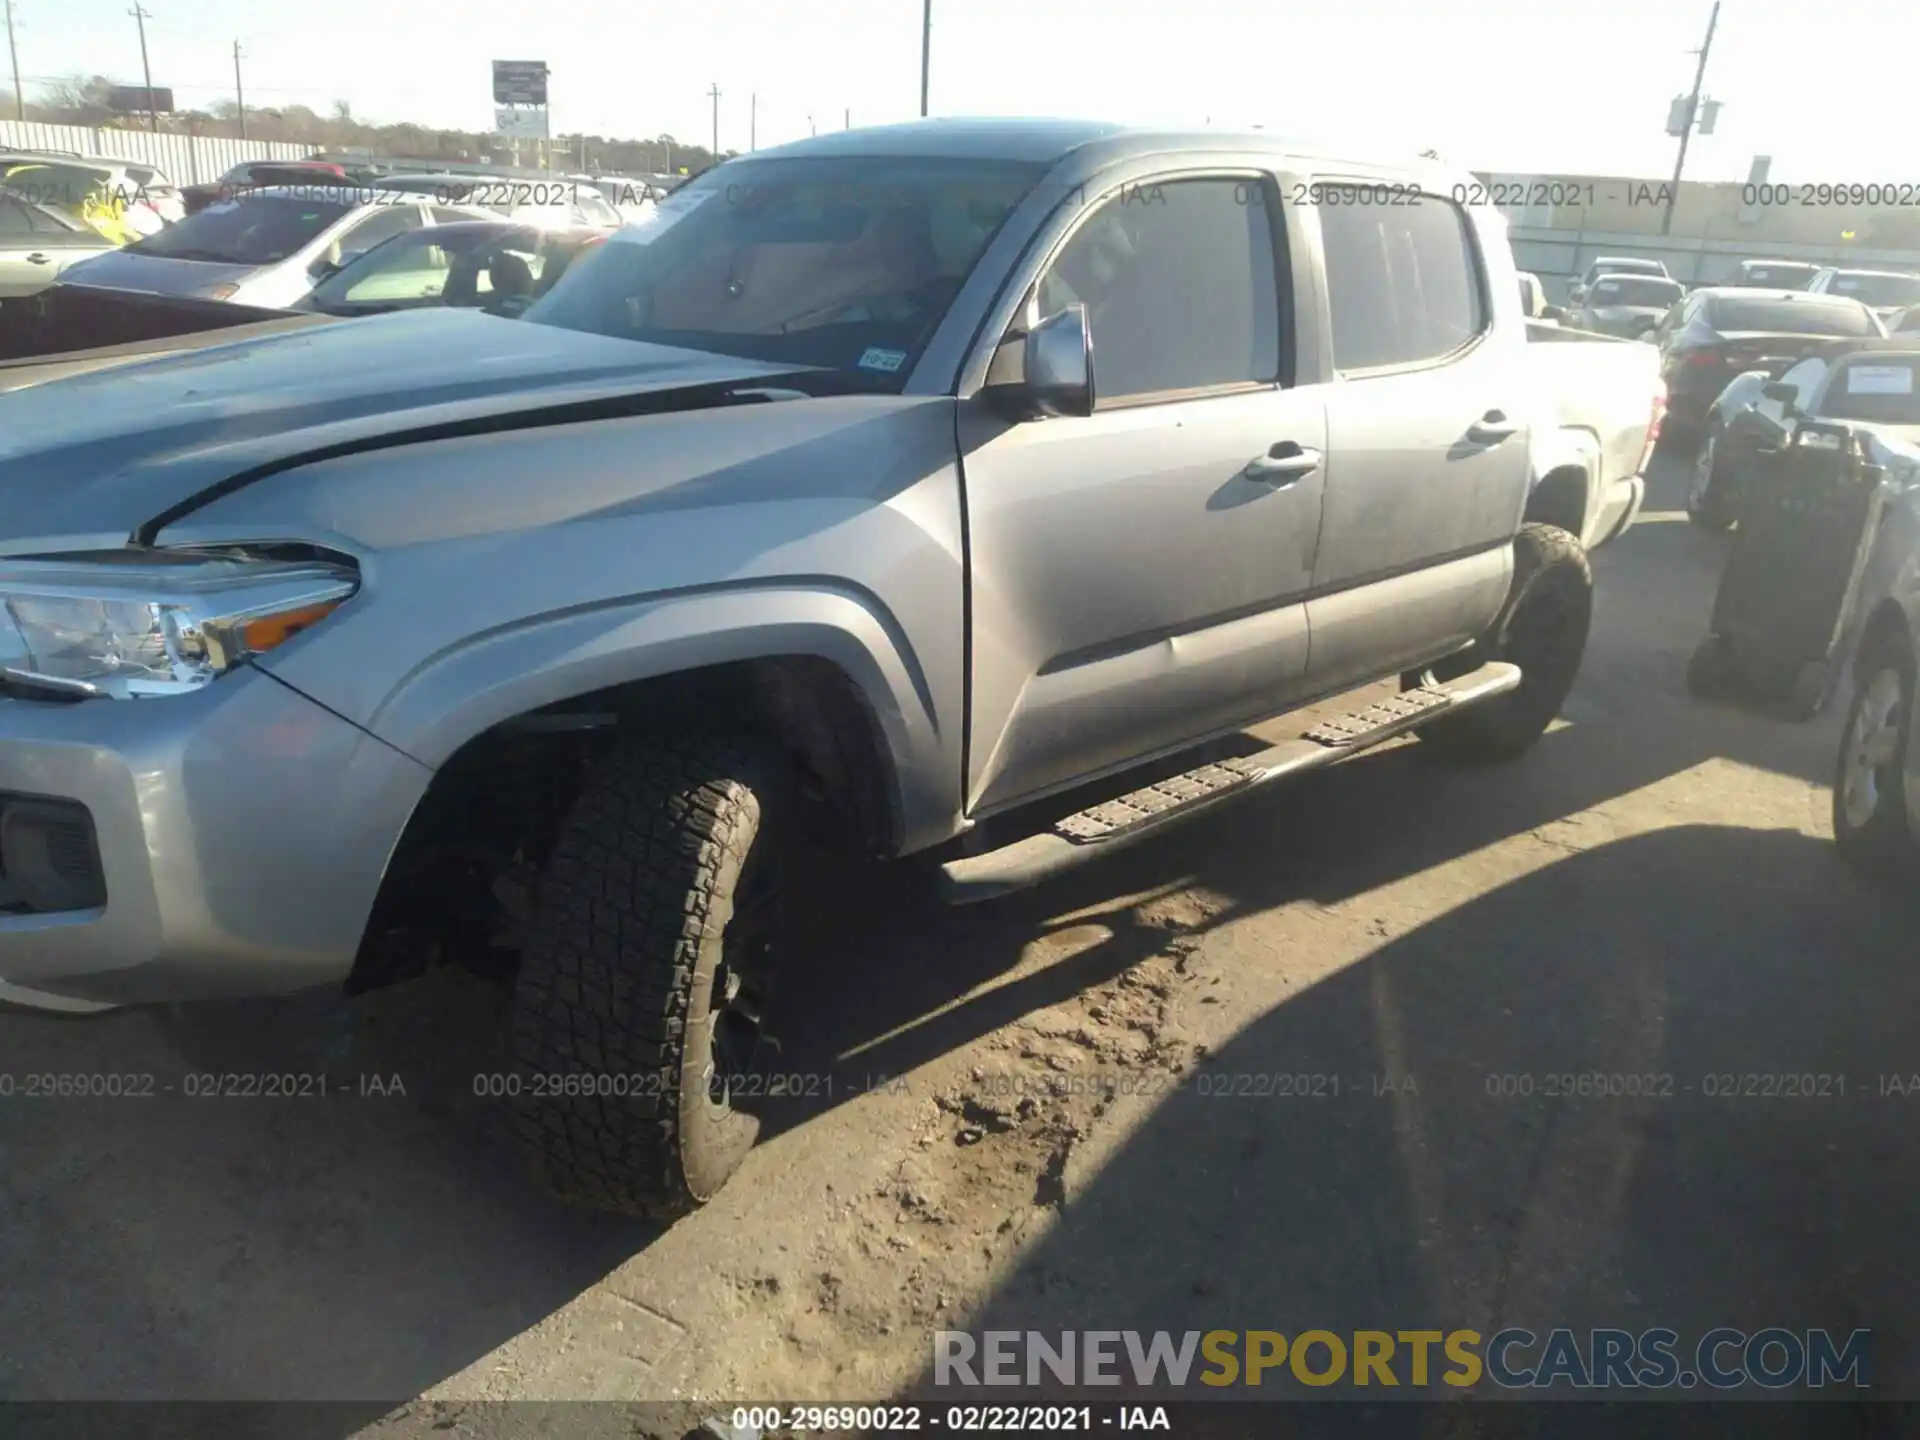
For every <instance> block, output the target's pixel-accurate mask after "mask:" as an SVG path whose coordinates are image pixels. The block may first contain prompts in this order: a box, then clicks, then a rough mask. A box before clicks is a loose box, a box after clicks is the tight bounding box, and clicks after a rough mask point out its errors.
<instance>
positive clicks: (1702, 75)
mask: <svg viewBox="0 0 1920 1440" xmlns="http://www.w3.org/2000/svg"><path fill="white" fill-rule="evenodd" d="M1719 23H1720V0H1713V13H1712V14H1711V15H1709V16H1708V17H1707V38H1706V39H1705V40H1704V41H1703V42H1702V43H1701V46H1700V63H1699V65H1698V66H1696V67H1695V68H1694V72H1693V93H1692V94H1691V95H1689V96H1687V115H1686V120H1685V122H1684V123H1683V124H1682V125H1681V127H1680V154H1679V155H1678V156H1677V157H1676V158H1675V159H1674V162H1673V184H1672V186H1671V187H1670V188H1669V189H1668V191H1667V213H1666V214H1664V215H1662V216H1661V217H1660V233H1661V234H1662V235H1670V234H1672V233H1673V206H1674V202H1675V201H1676V200H1678V199H1679V198H1680V172H1681V171H1683V170H1685V169H1686V168H1687V141H1689V140H1690V139H1692V138H1693V120H1694V116H1696V115H1698V114H1699V113H1700V86H1701V83H1702V82H1703V81H1704V80H1705V79H1706V78H1707V54H1708V52H1709V51H1711V50H1712V49H1713V31H1714V27H1715V26H1716V25H1718V24H1719Z"/></svg>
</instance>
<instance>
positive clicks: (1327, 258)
mask: <svg viewBox="0 0 1920 1440" xmlns="http://www.w3.org/2000/svg"><path fill="white" fill-rule="evenodd" d="M1318 183H1319V186H1320V192H1319V193H1320V197H1321V199H1320V203H1319V204H1318V205H1316V206H1314V207H1312V212H1313V213H1315V214H1316V215H1317V216H1318V220H1319V232H1320V246H1321V251H1322V257H1323V270H1324V274H1325V286H1326V308H1327V313H1328V317H1329V321H1330V326H1331V346H1332V360H1333V367H1334V371H1335V374H1336V383H1335V384H1334V385H1333V386H1332V387H1331V388H1330V389H1329V390H1328V392H1327V446H1328V455H1329V457H1330V458H1329V462H1328V468H1327V481H1326V484H1327V493H1326V502H1325V507H1326V508H1325V520H1324V522H1323V524H1322V526H1321V535H1320V548H1319V554H1318V557H1317V559H1316V562H1315V565H1314V573H1313V598H1312V599H1311V601H1310V602H1309V603H1308V606H1307V618H1308V623H1309V627H1310V629H1311V631H1312V634H1313V656H1312V664H1311V669H1312V674H1311V677H1310V678H1311V682H1312V687H1313V689H1314V690H1315V691H1317V692H1327V691H1331V690H1334V689H1338V688H1341V687H1343V686H1345V685H1347V684H1349V683H1354V682H1357V681H1360V680H1363V679H1370V678H1372V677H1374V676H1377V675H1381V674H1385V673H1388V672H1390V671H1391V670H1393V669H1396V668H1399V667H1400V666H1402V665H1405V664H1410V663H1413V662H1416V661H1424V660H1428V659H1432V658H1435V657H1436V656H1437V655H1439V654H1441V653H1444V652H1445V651H1446V650H1447V649H1449V648H1450V647H1452V646H1454V645H1455V644H1456V643H1458V642H1463V641H1465V640H1467V639H1470V638H1471V637H1472V636H1473V635H1474V634H1475V633H1476V632H1477V631H1478V630H1479V628H1480V627H1481V626H1483V625H1484V624H1485V623H1486V622H1487V621H1488V620H1489V619H1491V618H1492V615H1493V613H1494V611H1496V610H1497V609H1498V608H1499V605H1500V602H1501V600H1502V599H1503V598H1504V596H1505V593H1506V587H1507V583H1508V579H1509V575H1510V570H1511V563H1512V557H1511V548H1512V547H1511V541H1512V539H1513V530H1514V525H1515V523H1516V522H1517V521H1518V519H1519V517H1520V513H1521V511H1522V510H1523V509H1524V507H1525V504H1526V496H1527V485H1528V478H1529V465H1528V459H1527V443H1528V432H1527V421H1526V417H1527V416H1528V414H1529V412H1530V410H1531V408H1532V404H1531V390H1530V386H1531V380H1530V377H1529V375H1528V373H1527V369H1526V353H1525V342H1524V340H1523V339H1521V338H1520V333H1521V332H1520V331H1519V326H1520V324H1521V322H1520V320H1519V318H1518V316H1516V315H1515V314H1514V312H1513V311H1512V310H1511V309H1509V308H1508V307H1507V306H1506V305H1505V304H1500V305H1498V307H1497V308H1498V310H1499V312H1500V313H1502V314H1504V315H1505V316H1507V317H1509V318H1508V320H1507V322H1506V323H1505V324H1504V325H1503V326H1499V327H1496V326H1495V324H1494V320H1493V316H1494V313H1495V309H1496V306H1495V302H1494V292H1493V290H1492V288H1491V280H1490V276H1491V274H1492V273H1493V271H1492V270H1491V267H1489V265H1488V264H1487V262H1486V257H1485V256H1484V255H1483V254H1482V253H1481V249H1480V241H1479V236H1478V232H1477V230H1476V228H1475V227H1474V226H1473V225H1472V224H1471V223H1470V221H1469V220H1468V217H1467V215H1466V212H1465V211H1464V210H1463V209H1462V208H1461V207H1459V206H1457V205H1455V204H1453V203H1452V202H1451V201H1449V200H1447V199H1445V198H1442V197H1439V196H1435V195H1426V196H1424V197H1422V199H1421V202H1420V203H1419V204H1417V205H1405V206H1380V205H1367V204H1351V203H1328V202H1329V201H1330V200H1333V199H1334V198H1335V197H1341V198H1343V199H1344V196H1345V195H1346V193H1347V189H1346V188H1343V187H1349V186H1352V187H1356V188H1355V193H1364V192H1365V188H1366V187H1367V186H1369V185H1371V184H1372V181H1371V179H1370V178H1367V177H1349V176H1341V175H1322V176H1320V177H1318ZM1506 288H1507V287H1506V286H1504V285H1503V286H1502V287H1501V289H1502V290H1505V289H1506Z"/></svg>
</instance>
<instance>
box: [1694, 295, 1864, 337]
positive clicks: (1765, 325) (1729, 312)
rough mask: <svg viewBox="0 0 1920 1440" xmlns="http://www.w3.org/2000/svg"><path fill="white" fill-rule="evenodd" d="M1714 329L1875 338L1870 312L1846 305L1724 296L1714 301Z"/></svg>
mask: <svg viewBox="0 0 1920 1440" xmlns="http://www.w3.org/2000/svg"><path fill="white" fill-rule="evenodd" d="M1711 323H1712V325H1713V328H1714V329H1716V330H1718V331H1721V332H1722V333H1726V332H1728V331H1735V330H1755V331H1767V332H1769V333H1772V334H1775V335H1873V334H1876V333H1877V332H1876V331H1875V329H1874V325H1873V316H1872V314H1871V313H1870V312H1868V311H1867V310H1865V309H1862V308H1861V307H1860V306H1858V305H1849V304H1845V303H1843V302H1838V301H1836V302H1833V303H1829V304H1823V303H1821V302H1820V301H1818V300H1816V299H1813V298H1811V297H1810V298H1808V299H1806V300H1762V299H1760V298H1758V297H1757V296H1756V297H1755V298H1754V299H1751V300H1749V299H1746V298H1745V297H1740V298H1735V297H1733V296H1730V295H1722V296H1721V297H1720V298H1718V299H1717V300H1715V301H1714V302H1713V312H1712V318H1711Z"/></svg>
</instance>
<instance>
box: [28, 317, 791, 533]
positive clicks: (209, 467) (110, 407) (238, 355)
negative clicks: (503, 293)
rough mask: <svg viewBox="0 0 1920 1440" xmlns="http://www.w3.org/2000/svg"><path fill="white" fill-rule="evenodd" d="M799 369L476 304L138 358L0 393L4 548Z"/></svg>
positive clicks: (137, 522) (134, 522) (140, 521)
mask: <svg viewBox="0 0 1920 1440" xmlns="http://www.w3.org/2000/svg"><path fill="white" fill-rule="evenodd" d="M793 373H794V370H793V367H791V366H785V367H782V366H775V365H769V364H764V363H760V362H756V361H752V360H741V359H736V358H733V357H729V356H720V355H710V354H706V353H703V352H699V351H692V350H678V349H671V348H668V347H666V346H659V345H646V344H641V343H639V342H636V341H629V340H615V339H609V338H607V337H605V336H598V335H588V334H584V333H582V332H579V331H574V330H562V329H559V328H557V327H555V326H551V325H534V324H529V323H527V322H526V321H524V320H504V319H499V318H497V317H494V316H491V315H484V314H481V313H478V312H475V311H459V310H417V311H408V312H403V313H399V314H393V315H379V316H373V317H371V318H368V319H364V320H349V321H344V322H341V323H338V324H323V325H314V326H309V327H305V328H302V329H299V330H294V331H289V332H285V333H280V334H275V335H269V336H266V337H263V338H260V339H254V340H246V341H241V342H239V343H237V344H226V345H214V346H211V347H210V348H206V349H201V350H196V351H192V352H190V353H186V354H177V355H172V356H168V357H166V358H163V359H157V360H148V361H136V362H134V363H131V364H125V365H120V366H116V367H114V368H112V369H108V370H99V371H94V372H92V373H88V374H83V375H77V376H72V377H69V378H65V379H59V380H52V381H49V382H47V383H46V384H42V385H34V386H31V387H28V388H26V389H22V390H15V391H10V392H8V393H5V394H0V551H4V550H8V549H10V550H12V551H13V552H14V553H20V552H21V551H22V549H23V548H27V547H26V545H25V544H23V542H35V541H43V540H60V539H62V538H74V537H101V536H103V535H106V534H109V533H112V532H118V533H119V534H120V535H122V536H126V535H131V534H133V533H134V532H136V531H137V530H139V529H140V528H141V527H143V526H145V525H147V524H148V523H149V522H151V521H153V520H155V519H156V518H157V517H159V516H161V515H163V514H176V513H184V510H185V509H187V508H191V507H192V505H193V503H194V501H195V499H196V497H200V496H202V494H203V492H206V491H207V490H208V489H209V488H210V487H214V486H221V485H231V484H232V483H233V482H234V481H235V479H236V477H244V476H246V475H248V474H250V473H252V472H262V473H267V472H271V471H273V470H276V469H284V468H286V467H287V466H289V465H292V464H297V463H299V461H300V460H301V459H302V458H303V457H306V456H311V455H313V454H315V452H320V451H328V452H333V451H337V450H339V449H342V448H346V449H352V448H356V447H370V446H376V445H380V444H392V443H403V442H404V439H405V437H406V436H407V435H408V434H409V433H410V432H419V431H427V432H428V433H432V431H433V429H435V428H437V427H441V426H463V425H467V426H490V425H497V426H500V427H502V428H510V427H512V426H513V425H515V424H516V423H521V424H535V423H540V420H541V416H542V414H543V412H552V411H555V410H559V411H560V412H561V413H562V414H563V415H569V414H571V413H573V412H572V411H571V410H570V409H569V408H568V407H576V406H583V405H585V406H599V407H605V406H609V405H611V406H613V407H616V408H618V407H619V406H622V405H625V404H635V405H644V404H645V403H646V402H645V400H644V397H647V396H652V395H660V394H662V393H663V392H671V391H678V390H686V389H690V388H695V387H704V386H715V387H724V386H726V385H728V384H737V383H740V382H746V381H752V380H757V379H766V378H771V377H774V376H791V375H792V374H793Z"/></svg>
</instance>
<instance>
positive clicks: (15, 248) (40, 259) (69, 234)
mask: <svg viewBox="0 0 1920 1440" xmlns="http://www.w3.org/2000/svg"><path fill="white" fill-rule="evenodd" d="M113 248H115V247H114V244H113V242H112V241H110V240H108V239H106V238H105V237H104V236H102V235H101V234H100V233H99V232H98V231H97V230H93V229H91V228H89V227H88V226H86V225H83V224H81V223H80V221H78V220H76V219H74V218H73V217H72V216H70V215H68V214H66V213H65V212H64V211H61V210H57V209H55V208H54V207H53V206H51V205H46V204H43V203H41V201H40V200H39V199H38V198H36V197H35V196H33V195H31V194H29V193H28V192H26V191H13V190H8V189H5V188H4V187H0V315H4V314H5V308H4V307H5V302H6V301H8V300H13V299H20V298H22V297H24V296H27V295H32V294H35V293H37V292H38V291H41V290H44V289H45V288H46V287H47V286H49V285H51V284H53V282H54V281H55V280H57V279H59V278H60V276H61V274H62V273H63V272H64V271H66V270H67V269H69V268H70V267H72V266H73V265H75V264H77V263H79V262H80V261H82V260H86V259H89V258H91V257H92V256H95V255H100V254H104V253H105V252H107V251H109V250H112V249H113Z"/></svg>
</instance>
